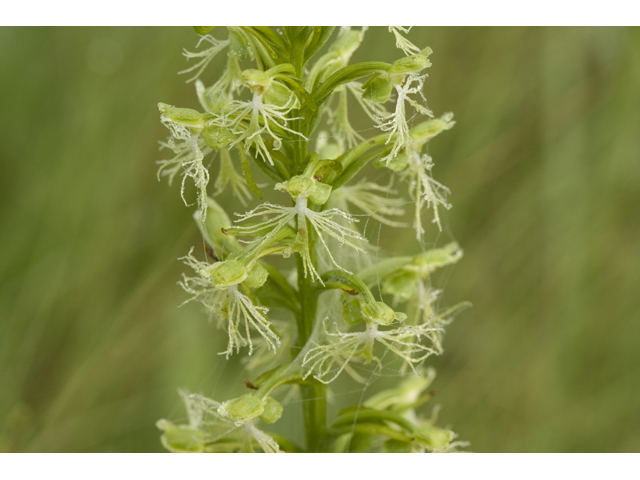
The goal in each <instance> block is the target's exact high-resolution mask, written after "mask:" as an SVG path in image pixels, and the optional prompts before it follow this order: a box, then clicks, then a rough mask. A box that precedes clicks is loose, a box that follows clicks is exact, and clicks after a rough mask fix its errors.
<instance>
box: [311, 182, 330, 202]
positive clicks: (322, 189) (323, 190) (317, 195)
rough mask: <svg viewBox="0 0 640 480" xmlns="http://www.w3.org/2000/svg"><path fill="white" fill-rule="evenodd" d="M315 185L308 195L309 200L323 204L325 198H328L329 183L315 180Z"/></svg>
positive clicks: (325, 200)
mask: <svg viewBox="0 0 640 480" xmlns="http://www.w3.org/2000/svg"><path fill="white" fill-rule="evenodd" d="M315 187H316V188H315V190H313V191H312V192H311V194H310V195H309V200H311V201H312V202H313V203H315V204H316V205H324V204H325V203H327V200H329V196H330V195H331V185H327V184H326V183H320V182H315Z"/></svg>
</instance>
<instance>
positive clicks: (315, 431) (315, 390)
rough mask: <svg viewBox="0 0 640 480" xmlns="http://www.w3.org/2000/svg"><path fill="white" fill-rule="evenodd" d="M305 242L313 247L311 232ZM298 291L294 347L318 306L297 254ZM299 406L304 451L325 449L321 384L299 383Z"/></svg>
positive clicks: (303, 341)
mask: <svg viewBox="0 0 640 480" xmlns="http://www.w3.org/2000/svg"><path fill="white" fill-rule="evenodd" d="M308 235H309V243H310V245H312V246H313V244H314V241H313V231H312V230H311V229H309V230H308ZM314 252H315V250H314V249H313V247H312V248H311V260H312V262H313V264H314V267H315V266H316V265H317V259H316V256H315V255H314ZM297 266H298V292H299V296H300V307H301V308H300V310H301V311H300V315H298V347H299V348H300V349H302V348H304V346H305V345H306V344H307V342H308V341H309V337H310V336H311V333H312V332H313V326H314V321H315V317H316V311H317V308H318V293H319V292H318V289H317V288H315V286H314V285H313V283H312V279H311V276H310V275H309V276H308V277H306V278H305V275H304V265H303V262H302V258H301V257H300V256H298V257H297ZM300 390H301V393H302V409H303V416H304V424H305V434H306V440H307V451H308V452H323V451H325V450H326V435H325V431H326V425H327V403H326V397H325V395H326V391H325V386H324V384H313V385H301V386H300Z"/></svg>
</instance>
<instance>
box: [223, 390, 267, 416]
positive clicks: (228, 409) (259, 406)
mask: <svg viewBox="0 0 640 480" xmlns="http://www.w3.org/2000/svg"><path fill="white" fill-rule="evenodd" d="M218 412H219V413H220V415H223V416H227V417H229V418H232V419H234V420H237V421H240V423H245V422H248V421H251V420H253V419H254V418H257V417H259V416H260V415H262V413H263V412H264V404H263V403H262V399H261V398H260V397H258V396H257V395H255V394H253V393H246V394H244V395H242V396H240V397H238V398H234V399H233V400H229V401H228V402H224V403H223V404H222V405H221V406H220V408H218Z"/></svg>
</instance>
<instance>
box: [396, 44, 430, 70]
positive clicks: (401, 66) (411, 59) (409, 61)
mask: <svg viewBox="0 0 640 480" xmlns="http://www.w3.org/2000/svg"><path fill="white" fill-rule="evenodd" d="M427 50H429V52H428V53H427V54H426V55H425V52H426V51H427ZM430 54H431V49H430V48H427V49H425V50H423V51H422V52H420V53H416V54H415V55H410V56H408V57H404V58H401V59H400V60H396V61H395V62H393V63H392V64H391V68H390V69H389V75H407V74H409V73H418V72H421V71H422V70H424V69H425V68H427V67H430V66H431V62H430V61H429V58H428V56H429V55H430Z"/></svg>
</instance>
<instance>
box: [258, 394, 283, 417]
mask: <svg viewBox="0 0 640 480" xmlns="http://www.w3.org/2000/svg"><path fill="white" fill-rule="evenodd" d="M263 403H264V412H262V415H260V420H262V421H263V422H264V423H276V422H277V421H278V419H279V418H280V417H281V416H282V410H283V408H282V404H281V403H280V402H278V401H277V400H275V399H274V398H272V397H267V399H266V400H265V401H264V402H263Z"/></svg>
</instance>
